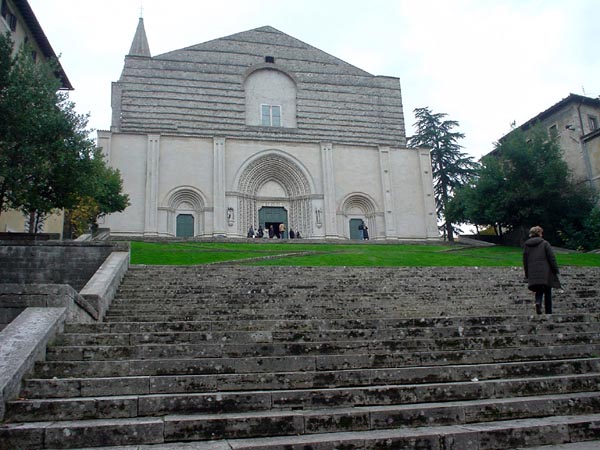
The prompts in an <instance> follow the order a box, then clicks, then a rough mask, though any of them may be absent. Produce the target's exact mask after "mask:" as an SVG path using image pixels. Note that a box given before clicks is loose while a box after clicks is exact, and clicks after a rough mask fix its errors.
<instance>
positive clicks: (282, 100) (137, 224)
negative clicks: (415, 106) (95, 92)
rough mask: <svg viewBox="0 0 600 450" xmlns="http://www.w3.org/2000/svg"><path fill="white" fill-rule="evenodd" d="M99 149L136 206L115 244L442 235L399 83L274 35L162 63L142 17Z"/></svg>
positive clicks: (184, 52) (117, 229) (119, 223)
mask: <svg viewBox="0 0 600 450" xmlns="http://www.w3.org/2000/svg"><path fill="white" fill-rule="evenodd" d="M98 145H99V146H100V147H102V148H103V151H104V152H105V154H106V156H107V159H108V161H109V163H110V164H111V165H112V166H113V167H116V168H118V169H119V170H120V171H121V174H122V177H123V180H124V189H125V191H126V192H127V193H128V194H129V196H130V198H131V206H129V207H128V208H127V209H126V210H125V211H124V212H122V213H118V214H112V215H110V216H109V217H107V218H106V223H105V224H104V225H103V226H108V227H110V229H111V233H112V234H113V235H116V236H119V235H120V236H165V237H168V236H198V237H210V236H226V237H232V238H235V237H245V236H246V234H247V230H248V228H249V227H250V226H253V227H254V228H257V227H258V226H262V227H263V228H265V227H266V228H268V227H269V226H271V225H272V226H274V227H278V226H279V224H281V223H283V224H284V225H285V227H286V229H287V230H290V229H291V230H294V231H295V232H298V231H299V232H300V233H301V235H302V237H304V238H337V239H357V238H359V233H360V232H359V228H358V227H359V225H360V224H361V222H362V221H364V223H365V224H366V225H367V226H368V228H369V234H370V237H371V239H437V238H438V230H437V225H436V215H435V205H434V197H433V187H432V176H431V161H430V157H429V152H428V150H426V149H412V148H407V147H406V133H405V124H404V114H403V110H402V96H401V91H400V82H399V79H398V78H394V77H388V76H374V75H371V74H369V73H367V72H365V71H364V70H361V69H359V68H357V67H354V66H352V65H350V64H348V63H346V62H344V61H342V60H340V59H338V58H335V57H334V56H331V55H329V54H327V53H325V52H323V51H321V50H319V49H317V48H315V47H312V46H310V45H308V44H305V43H304V42H301V41H299V40H298V39H295V38H293V37H291V36H288V35H286V34H285V33H282V32H281V31H278V30H276V29H275V28H272V27H269V26H265V27H261V28H257V29H254V30H250V31H245V32H242V33H238V34H234V35H231V36H227V37H223V38H220V39H216V40H213V41H209V42H206V43H203V44H198V45H194V46H191V47H187V48H183V49H180V50H175V51H172V52H169V53H165V54H162V55H158V56H152V55H151V53H150V48H149V46H148V40H147V37H146V32H145V29H144V23H143V19H141V18H140V20H139V23H138V27H137V30H136V33H135V36H134V39H133V42H132V45H131V49H130V51H129V54H128V55H127V56H126V57H125V64H124V68H123V72H122V74H121V77H120V78H119V80H118V81H116V82H114V83H113V85H112V123H111V128H110V131H99V132H98Z"/></svg>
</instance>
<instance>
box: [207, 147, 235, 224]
mask: <svg viewBox="0 0 600 450" xmlns="http://www.w3.org/2000/svg"><path fill="white" fill-rule="evenodd" d="M213 206H214V211H213V234H215V235H220V234H222V235H224V234H225V233H226V225H225V222H226V219H227V211H226V209H225V138H223V137H215V138H214V139H213ZM237 213H238V214H239V211H237ZM234 214H235V211H234Z"/></svg>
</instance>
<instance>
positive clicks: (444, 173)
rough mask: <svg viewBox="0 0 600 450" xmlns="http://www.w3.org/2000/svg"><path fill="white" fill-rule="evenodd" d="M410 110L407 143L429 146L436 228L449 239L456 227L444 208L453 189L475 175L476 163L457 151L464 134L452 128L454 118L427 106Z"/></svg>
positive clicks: (455, 125) (452, 193)
mask: <svg viewBox="0 0 600 450" xmlns="http://www.w3.org/2000/svg"><path fill="white" fill-rule="evenodd" d="M414 112H415V117H416V118H417V121H416V122H415V127H416V129H417V131H416V134H415V135H414V136H412V137H411V138H410V139H409V141H408V143H409V145H410V146H413V147H426V148H429V149H430V154H431V165H432V175H433V189H434V195H435V204H436V211H437V217H438V220H439V221H441V222H442V224H441V226H440V229H441V231H442V233H443V235H444V238H445V239H448V240H449V241H453V240H454V234H455V233H456V232H457V228H456V227H455V226H454V225H453V222H452V221H450V220H448V216H447V213H446V209H447V207H448V204H449V202H450V199H451V198H452V196H453V195H454V192H455V190H456V189H457V188H459V187H461V186H463V185H465V184H466V183H468V182H469V180H471V178H472V177H473V176H474V175H475V173H476V169H477V167H478V164H477V162H476V161H474V159H473V158H472V157H470V156H468V155H467V154H465V153H463V152H461V148H462V146H461V145H460V144H458V141H459V140H460V139H462V138H464V134H463V133H460V132H458V131H453V130H454V128H456V127H458V122H456V121H454V120H444V118H445V117H446V114H443V113H433V112H432V111H431V110H430V109H429V108H416V109H415V111H414ZM455 223H456V222H455Z"/></svg>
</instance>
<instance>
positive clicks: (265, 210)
mask: <svg viewBox="0 0 600 450" xmlns="http://www.w3.org/2000/svg"><path fill="white" fill-rule="evenodd" d="M258 222H259V225H262V227H263V229H264V230H265V232H266V233H268V231H269V226H270V225H272V226H273V229H274V230H279V224H281V223H282V224H284V225H285V236H284V237H287V232H288V223H287V211H286V210H285V208H283V207H281V206H263V207H262V208H260V209H259V210H258ZM248 226H250V225H248Z"/></svg>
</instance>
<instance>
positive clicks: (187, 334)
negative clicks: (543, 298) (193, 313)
mask: <svg viewBox="0 0 600 450" xmlns="http://www.w3.org/2000/svg"><path fill="white" fill-rule="evenodd" d="M597 332H600V323H599V322H587V323H583V324H582V323H552V324H550V323H548V322H526V323H522V324H515V325H490V326H469V327H429V328H425V327H419V328H415V327H411V328H404V329H382V328H377V329H374V328H365V329H352V330H321V331H314V330H311V331H302V332H298V331H265V332H260V331H184V332H180V331H173V332H145V333H63V334H61V335H60V336H58V338H57V339H56V340H55V341H54V345H56V346H72V345H117V346H118V345H144V344H159V343H160V344H174V343H207V344H210V343H219V344H222V343H244V342H246V343H249V342H255V343H260V342H263V343H264V342H324V341H325V342H326V341H359V340H370V341H375V340H383V341H387V340H393V339H395V340H400V339H404V340H407V339H418V338H421V339H447V338H457V337H473V338H475V337H477V338H480V337H501V336H514V335H515V333H517V334H518V335H524V336H528V335H533V334H548V333H553V334H556V335H559V336H560V335H562V334H569V333H597Z"/></svg>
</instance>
